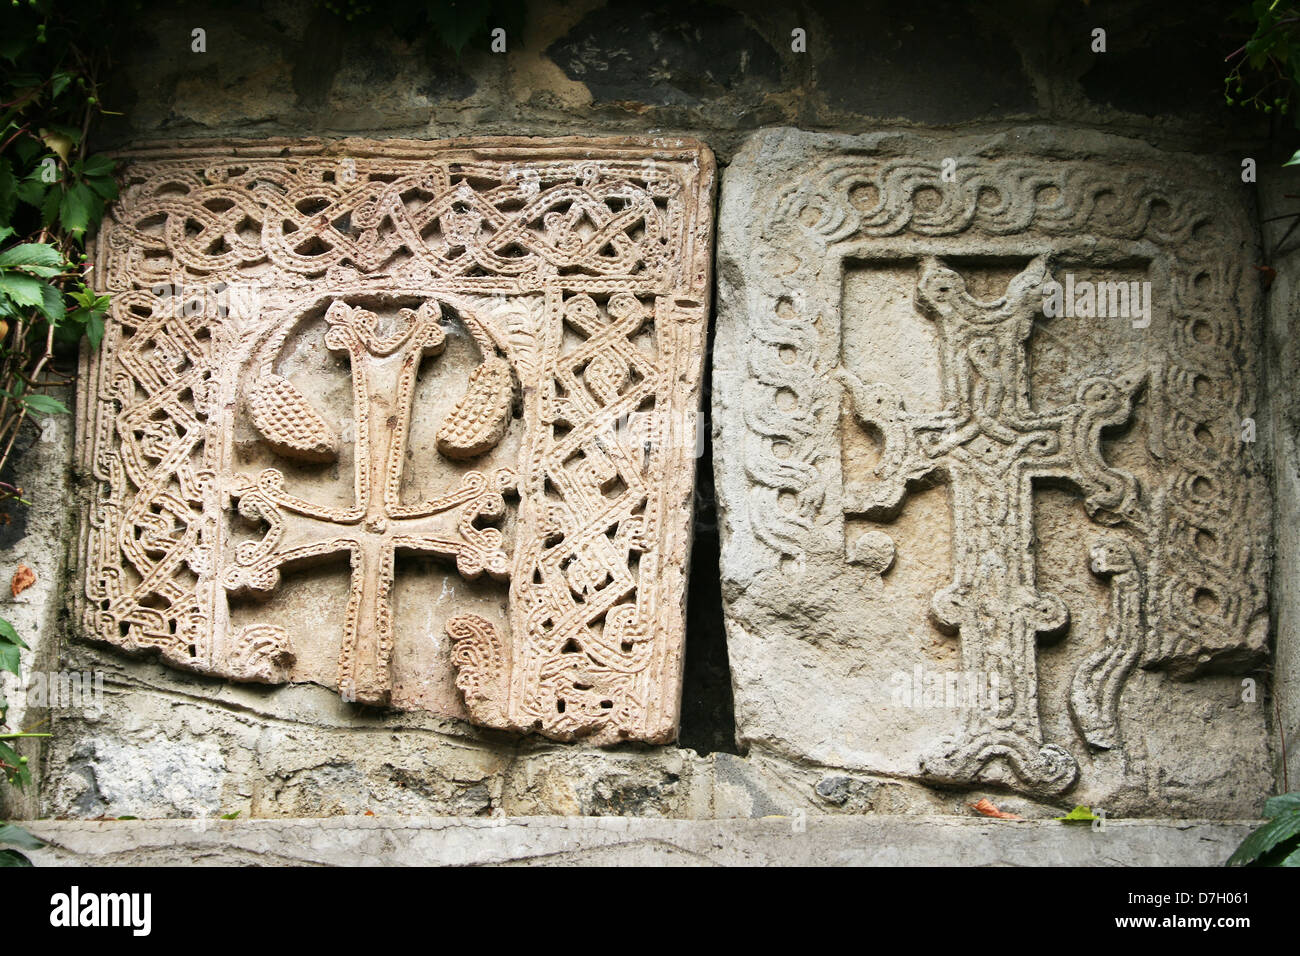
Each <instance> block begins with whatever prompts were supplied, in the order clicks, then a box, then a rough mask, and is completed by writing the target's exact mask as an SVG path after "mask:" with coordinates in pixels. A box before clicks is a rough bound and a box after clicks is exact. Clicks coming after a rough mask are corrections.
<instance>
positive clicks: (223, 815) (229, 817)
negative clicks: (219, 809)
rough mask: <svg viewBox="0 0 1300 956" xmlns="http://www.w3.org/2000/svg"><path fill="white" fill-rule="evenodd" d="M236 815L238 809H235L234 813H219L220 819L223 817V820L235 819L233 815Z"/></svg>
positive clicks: (237, 814)
mask: <svg viewBox="0 0 1300 956" xmlns="http://www.w3.org/2000/svg"><path fill="white" fill-rule="evenodd" d="M237 816H239V811H238V810H236V811H235V812H234V813H223V814H222V815H221V819H223V820H233V819H235V817H237Z"/></svg>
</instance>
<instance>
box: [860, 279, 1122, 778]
mask: <svg viewBox="0 0 1300 956" xmlns="http://www.w3.org/2000/svg"><path fill="white" fill-rule="evenodd" d="M1046 275H1047V268H1046V262H1045V260H1044V259H1042V258H1040V259H1036V260H1034V261H1033V262H1032V263H1031V264H1030V265H1029V266H1028V267H1027V268H1026V269H1025V270H1024V271H1023V272H1021V273H1020V274H1019V275H1018V276H1016V277H1015V278H1014V279H1013V280H1012V281H1011V283H1010V284H1009V286H1008V288H1007V293H1006V295H1005V296H1004V297H1003V298H1001V299H998V300H996V301H994V302H981V301H977V300H976V299H974V298H973V297H972V296H971V295H970V294H969V293H968V292H967V291H966V286H965V282H964V281H963V279H962V277H961V276H960V275H958V274H957V273H956V272H954V271H953V270H951V269H949V268H946V267H945V266H944V265H943V264H942V263H941V262H939V261H937V260H933V259H931V260H927V261H926V262H925V263H924V265H923V268H922V272H921V277H920V280H919V282H918V286H917V293H916V300H917V305H918V307H919V308H920V310H921V311H922V312H923V313H924V314H925V315H926V316H927V317H928V318H930V319H931V320H932V321H934V322H935V323H936V325H937V326H938V331H939V337H940V342H941V361H942V366H943V401H944V408H943V410H942V411H940V412H937V413H930V414H923V413H912V412H908V411H907V410H905V409H904V408H903V405H902V402H901V401H900V400H899V398H898V396H897V395H896V394H895V393H894V392H893V391H892V390H891V389H889V388H888V387H886V386H884V385H880V384H863V383H862V382H861V381H860V380H858V379H857V378H856V377H854V376H853V375H851V374H850V373H848V372H841V373H840V379H841V381H842V382H843V383H844V385H845V387H846V389H847V391H848V394H849V396H850V397H851V401H852V405H853V411H854V414H855V417H856V418H857V421H858V423H859V424H860V425H861V426H862V427H864V428H866V429H869V430H878V431H879V433H880V435H881V436H883V439H884V452H883V459H882V462H881V464H880V466H879V467H878V468H877V470H876V475H877V477H878V479H879V480H878V481H873V482H872V483H871V484H870V485H863V484H861V483H853V484H850V485H848V486H847V487H846V489H845V493H846V497H845V511H846V513H853V514H862V515H865V516H866V517H868V518H876V519H888V518H892V517H893V516H895V515H897V513H898V512H899V510H900V509H901V507H902V503H903V500H904V498H905V497H906V495H907V490H908V486H909V484H911V483H918V482H924V481H927V480H935V479H942V480H945V481H947V482H948V484H949V485H950V487H951V497H952V508H953V525H954V527H953V542H954V543H953V548H954V553H953V580H952V583H951V584H949V585H948V586H947V587H945V588H943V589H942V590H940V591H939V592H938V593H936V594H935V595H934V597H933V600H932V602H931V610H932V614H933V617H934V619H935V621H936V623H937V624H938V626H939V627H940V628H941V629H943V630H944V631H945V632H946V633H949V634H958V633H959V634H960V640H961V651H962V662H963V666H964V668H965V670H966V672H967V674H968V675H969V674H981V675H984V676H985V677H988V676H990V675H992V674H996V675H997V678H998V680H997V683H996V686H997V687H998V689H999V698H998V700H997V701H996V702H995V703H994V705H993V706H991V707H985V708H973V709H971V710H968V711H967V712H966V720H967V725H966V728H965V732H964V733H963V734H962V735H961V737H959V738H957V739H945V740H944V741H942V742H941V744H940V746H938V747H937V748H936V749H935V750H933V751H932V752H931V753H928V754H926V755H925V756H924V757H923V758H922V761H921V769H922V773H923V774H924V775H925V776H927V777H929V778H930V779H933V780H937V781H942V782H952V783H972V782H975V781H977V780H979V779H982V778H984V777H985V775H986V768H988V766H989V765H990V764H992V763H994V762H996V761H1005V762H1006V763H1007V764H1009V766H1010V768H1011V770H1012V771H1013V772H1014V773H1015V774H1016V776H1017V777H1019V778H1020V780H1021V781H1023V783H1024V785H1025V786H1027V787H1028V788H1029V789H1031V790H1036V791H1040V792H1045V793H1054V792H1059V791H1061V790H1064V789H1065V788H1067V787H1069V786H1070V785H1071V784H1072V783H1073V782H1074V779H1075V777H1076V775H1077V773H1078V764H1077V762H1076V761H1075V759H1074V757H1073V756H1071V755H1070V754H1069V753H1068V752H1067V751H1066V750H1065V749H1063V748H1062V747H1060V746H1058V745H1056V744H1051V743H1045V742H1044V740H1043V735H1042V730H1041V726H1040V721H1039V710H1038V674H1037V654H1036V649H1037V643H1038V641H1039V639H1040V636H1044V635H1050V634H1053V633H1058V632H1060V631H1061V630H1062V629H1063V628H1064V627H1065V625H1066V623H1067V622H1068V620H1069V612H1068V610H1067V608H1066V607H1065V604H1064V603H1063V602H1062V601H1061V600H1060V599H1059V598H1058V597H1056V596H1055V595H1051V594H1045V593H1043V592H1041V591H1039V590H1038V588H1037V586H1036V583H1035V560H1034V532H1033V486H1034V484H1035V482H1043V481H1055V482H1060V483H1066V484H1069V485H1070V486H1072V487H1075V488H1077V489H1079V490H1080V491H1081V492H1082V494H1083V495H1084V504H1085V507H1086V508H1087V511H1088V513H1089V515H1091V516H1092V517H1094V518H1096V519H1097V520H1101V521H1111V522H1113V521H1114V520H1115V519H1116V518H1117V517H1118V516H1120V515H1128V514H1131V513H1132V512H1133V510H1134V508H1135V507H1136V499H1137V494H1138V487H1137V481H1136V479H1135V478H1134V477H1133V476H1131V475H1129V474H1127V473H1125V472H1122V471H1118V470H1116V469H1114V468H1111V467H1109V466H1108V465H1107V464H1106V462H1105V460H1104V458H1103V455H1102V451H1101V433H1102V430H1103V429H1105V428H1107V427H1108V426H1114V425H1119V424H1122V423H1123V422H1125V421H1126V420H1127V419H1128V417H1129V414H1130V410H1131V406H1132V400H1133V395H1134V393H1135V391H1136V390H1137V387H1138V383H1137V382H1133V381H1118V382H1117V381H1112V380H1111V379H1108V378H1089V379H1087V380H1085V381H1083V382H1082V383H1081V384H1080V385H1079V387H1078V390H1077V393H1076V398H1075V401H1074V402H1072V403H1071V404H1069V405H1067V406H1065V407H1064V408H1060V409H1056V410H1048V411H1039V410H1035V409H1034V408H1033V407H1032V404H1031V402H1030V396H1029V367H1028V361H1027V358H1026V354H1025V347H1026V346H1025V343H1026V340H1027V339H1028V338H1029V335H1030V332H1031V331H1032V325H1033V321H1034V317H1035V315H1036V314H1038V313H1039V312H1040V311H1041V307H1042V291H1041V290H1042V283H1043V282H1044V280H1045V278H1046Z"/></svg>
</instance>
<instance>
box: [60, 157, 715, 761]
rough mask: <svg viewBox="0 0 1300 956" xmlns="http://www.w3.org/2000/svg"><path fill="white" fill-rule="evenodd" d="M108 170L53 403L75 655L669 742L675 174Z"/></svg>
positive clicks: (157, 165)
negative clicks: (97, 646)
mask: <svg viewBox="0 0 1300 956" xmlns="http://www.w3.org/2000/svg"><path fill="white" fill-rule="evenodd" d="M126 159H127V164H126V168H125V174H124V177H125V181H124V186H123V190H122V198H121V200H120V202H119V203H118V204H117V205H116V207H115V208H114V210H113V213H112V216H111V218H110V219H109V220H108V221H107V222H106V224H105V226H104V229H103V232H102V233H101V235H100V237H99V240H98V247H97V248H98V252H97V259H96V262H97V277H98V282H99V284H100V286H101V287H102V288H104V289H105V290H106V291H108V292H111V293H112V295H113V307H112V315H111V321H110V322H109V325H108V330H107V332H106V334H105V337H104V342H103V346H102V348H101V349H100V350H99V351H98V352H96V353H94V354H93V355H90V356H89V357H88V358H87V360H86V362H85V367H84V370H83V371H84V378H83V386H82V390H81V403H80V424H81V431H80V461H81V466H82V468H83V469H84V471H85V472H86V474H87V475H88V476H90V478H91V479H92V485H91V491H90V499H91V500H90V502H89V507H88V508H87V518H86V521H85V527H84V529H83V535H82V542H83V549H82V550H83V556H84V574H85V602H84V610H83V616H82V623H83V626H84V631H85V633H86V635H87V636H89V637H91V638H93V639H96V640H99V641H107V642H109V643H112V644H115V645H118V646H120V647H122V648H125V649H127V650H130V651H155V652H157V654H158V655H160V656H161V657H162V658H163V659H164V660H165V661H167V662H168V663H169V664H172V665H174V666H177V667H181V668H185V669H188V670H194V671H198V672H201V673H205V674H213V675H218V676H222V677H227V678H230V679H233V680H240V681H258V682H264V683H269V684H276V683H283V682H289V681H314V682H317V683H320V684H324V685H326V686H331V687H336V688H338V689H339V691H340V692H341V693H342V695H343V696H344V698H345V699H348V700H352V701H357V702H360V703H365V704H373V705H391V706H393V707H398V708H406V709H425V710H429V711H432V712H435V713H438V714H444V715H449V716H461V717H465V716H467V717H468V718H469V719H470V720H472V721H474V722H476V723H479V724H482V725H485V726H490V727H499V728H505V729H510V730H516V731H537V732H540V733H542V734H545V735H547V736H550V737H553V738H557V739H563V740H568V739H574V738H578V737H586V738H588V739H592V740H595V741H597V742H600V743H612V742H616V741H619V740H627V739H632V740H644V741H651V742H665V741H669V740H672V739H673V738H674V737H675V734H676V724H677V713H678V706H679V697H680V673H681V657H682V639H683V626H684V610H683V601H684V597H685V576H684V570H685V565H686V558H687V555H688V553H689V536H690V520H691V500H692V487H693V481H694V469H695V456H696V445H697V441H696V426H697V421H696V419H697V413H698V408H699V401H700V377H701V372H702V362H703V355H704V336H705V329H706V323H707V303H708V297H709V287H710V238H711V235H712V232H711V230H712V222H711V218H712V214H711V210H712V195H713V188H714V167H713V159H712V155H711V154H710V153H709V151H708V150H707V148H705V147H703V146H701V145H699V144H697V143H694V142H688V141H680V140H653V141H652V140H643V141H638V140H585V139H560V140H527V139H517V140H508V139H505V140H470V141H458V142H447V143H417V142H390V143H374V142H364V141H353V140H346V141H342V142H338V143H333V144H329V145H325V144H321V143H317V142H305V143H304V142H259V143H218V144H211V145H202V146H194V147H186V148H183V149H170V150H155V151H149V150H144V151H140V152H137V153H133V154H129V155H128V156H127V157H126Z"/></svg>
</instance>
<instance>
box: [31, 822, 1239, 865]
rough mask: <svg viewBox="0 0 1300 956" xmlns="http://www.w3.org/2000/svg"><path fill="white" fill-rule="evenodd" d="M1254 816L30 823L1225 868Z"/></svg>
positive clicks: (99, 833) (360, 844)
mask: <svg viewBox="0 0 1300 956" xmlns="http://www.w3.org/2000/svg"><path fill="white" fill-rule="evenodd" d="M1252 825H1253V824H1251V823H1248V822H1233V823H1208V822H1204V821H1168V822H1155V821H1132V822H1124V823H1108V824H1106V826H1105V827H1103V828H1102V829H1100V830H1093V829H1090V828H1088V827H1071V826H1065V825H1062V824H1060V823H1055V822H1047V823H1029V822H1025V823H999V824H995V823H988V822H981V821H974V820H967V821H961V820H953V819H952V818H935V817H928V818H927V817H921V818H917V817H909V818H898V817H894V818H890V817H874V818H864V817H858V818H844V817H838V818H831V817H817V816H806V817H786V818H782V819H766V820H721V821H707V820H650V819H637V818H627V817H604V818H590V819H580V818H579V819H573V818H555V817H533V818H529V819H524V820H521V819H518V818H509V817H501V818H495V819H486V820H484V819H464V818H461V819H456V818H449V817H442V818H438V817H408V818H404V819H401V820H392V819H384V818H376V817H336V818H333V819H329V820H253V821H243V820H235V821H223V820H202V819H200V820H173V821H165V822H163V821H134V822H132V821H117V822H108V823H90V822H78V821H63V822H60V821H49V820H40V821H35V822H32V823H24V824H23V826H24V827H26V828H27V829H29V830H30V831H31V832H32V833H34V834H36V835H37V836H39V837H40V838H41V839H43V840H45V841H47V844H48V845H47V846H46V847H45V849H42V850H34V851H32V852H31V853H30V854H29V855H30V856H31V858H32V861H33V862H35V863H36V864H37V865H38V866H94V865H107V866H177V865H185V864H194V863H198V864H203V865H211V866H221V865H225V866H234V865H240V866H247V865H251V866H258V865H261V866H271V865H277V864H300V865H301V864H314V865H332V866H376V865H389V866H393V865H398V866H401V865H405V866H429V865H443V866H471V865H480V866H482V865H499V866H538V865H540V866H581V865H585V866H596V865H605V866H609V865H621V866H665V865H668V866H718V865H722V866H812V865H820V866H851V865H875V866H1157V865H1161V864H1168V863H1169V862H1171V861H1176V862H1177V863H1178V864H1179V865H1181V866H1219V865H1222V864H1223V862H1224V860H1226V859H1227V858H1228V856H1229V855H1230V854H1231V853H1232V851H1233V850H1234V849H1235V848H1236V846H1237V844H1239V843H1240V842H1241V840H1242V839H1243V838H1244V837H1245V835H1246V834H1247V833H1249V832H1250V830H1251V827H1252Z"/></svg>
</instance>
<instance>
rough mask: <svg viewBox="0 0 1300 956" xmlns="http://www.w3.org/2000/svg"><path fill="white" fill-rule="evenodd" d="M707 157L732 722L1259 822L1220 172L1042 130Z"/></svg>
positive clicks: (1228, 256)
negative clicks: (714, 191)
mask: <svg viewBox="0 0 1300 956" xmlns="http://www.w3.org/2000/svg"><path fill="white" fill-rule="evenodd" d="M727 176H728V178H727V180H726V182H725V184H724V190H723V204H722V210H723V211H722V215H721V220H720V222H721V225H720V247H719V275H720V281H721V287H720V290H719V292H720V296H719V301H720V303H721V305H720V310H721V315H720V317H719V330H718V336H717V342H716V345H715V369H714V389H715V391H714V411H715V431H716V448H717V450H718V455H717V473H718V487H719V496H720V502H719V504H720V509H721V514H722V542H723V554H722V565H723V594H724V599H725V600H726V603H727V632H728V646H729V651H730V660H731V665H732V668H733V671H734V681H735V694H736V704H737V725H738V732H739V735H740V738H741V741H742V743H744V744H748V745H751V746H756V747H758V748H761V749H765V750H768V751H771V752H773V753H776V754H778V755H781V756H783V757H785V758H793V759H795V760H798V761H800V762H811V763H813V764H819V765H824V766H829V767H842V768H852V769H856V770H862V771H869V772H877V773H881V774H887V775H890V776H894V777H905V778H910V779H913V780H916V781H922V782H925V783H931V784H937V785H942V786H947V787H951V786H960V787H980V786H986V785H988V786H993V787H1002V788H1010V789H1013V790H1017V791H1020V792H1022V793H1025V794H1028V795H1031V796H1034V797H1039V798H1043V799H1046V800H1056V801H1065V800H1067V799H1079V800H1080V802H1086V801H1087V800H1093V801H1095V802H1096V803H1097V804H1099V805H1101V806H1103V807H1106V808H1110V809H1111V810H1112V811H1124V812H1133V811H1137V810H1149V809H1159V808H1164V809H1169V808H1173V807H1181V808H1182V809H1184V810H1196V809H1199V810H1203V811H1205V812H1214V813H1222V812H1228V811H1230V810H1231V809H1233V808H1241V809H1242V810H1244V811H1245V812H1253V811H1252V810H1251V809H1250V808H1252V807H1254V806H1256V803H1255V802H1253V801H1255V800H1256V799H1257V797H1258V796H1259V795H1261V794H1263V793H1266V792H1267V790H1268V786H1269V784H1268V767H1269V755H1268V747H1267V736H1266V733H1265V724H1264V716H1263V711H1264V702H1263V700H1262V699H1259V700H1257V699H1256V695H1255V693H1254V691H1253V685H1252V682H1251V681H1243V679H1242V676H1243V675H1250V674H1252V673H1255V671H1257V670H1258V669H1259V668H1260V667H1261V666H1262V665H1264V664H1265V662H1266V660H1267V648H1268V613H1267V606H1266V594H1267V576H1268V560H1269V548H1268V514H1269V500H1268V488H1267V486H1266V484H1265V482H1264V481H1263V480H1262V477H1261V469H1260V467H1259V464H1258V462H1259V461H1260V460H1261V459H1260V457H1259V453H1258V452H1257V451H1256V448H1257V446H1256V445H1255V444H1254V441H1255V437H1256V436H1255V428H1254V418H1255V416H1256V414H1257V411H1256V406H1255V401H1256V395H1257V393H1258V382H1257V374H1256V367H1255V358H1254V356H1255V354H1256V352H1255V349H1256V345H1257V339H1256V336H1257V325H1256V311H1257V288H1258V279H1257V278H1256V274H1255V270H1253V269H1252V268H1251V264H1252V262H1253V261H1254V260H1253V259H1252V258H1251V256H1252V254H1253V253H1252V245H1253V243H1252V238H1251V236H1252V233H1251V230H1250V224H1249V222H1248V221H1247V220H1246V219H1245V217H1244V216H1243V215H1242V214H1241V212H1240V208H1241V203H1240V197H1238V196H1236V194H1235V193H1233V192H1232V189H1233V185H1234V183H1237V180H1236V179H1235V177H1234V176H1233V174H1232V172H1231V170H1228V171H1226V172H1225V171H1223V170H1218V169H1215V168H1212V167H1208V166H1201V165H1198V164H1197V163H1194V162H1190V161H1188V162H1183V161H1182V159H1181V158H1180V159H1179V161H1178V162H1173V161H1170V160H1168V159H1162V157H1160V155H1159V154H1157V153H1155V152H1154V151H1153V150H1147V149H1138V148H1136V147H1133V146H1132V145H1131V144H1130V145H1122V144H1118V143H1117V142H1116V141H1111V140H1106V139H1103V138H1101V137H1094V136H1082V135H1080V136H1077V137H1075V138H1073V139H1068V140H1067V139H1063V138H1062V134H1059V133H1057V134H1052V133H1050V132H1048V131H1043V130H1026V131H1021V132H1018V133H1017V134H1016V135H1015V137H1012V136H1010V135H1006V136H1001V137H990V138H964V139H963V138H920V137H913V136H904V135H899V134H881V135H871V136H862V137H828V136H819V135H813V134H804V133H800V132H797V131H792V130H771V131H766V132H764V133H761V134H758V135H756V136H755V137H754V138H752V139H751V140H750V142H749V143H748V145H747V146H746V147H745V149H744V150H742V152H741V154H740V155H739V156H738V157H737V159H736V161H735V162H734V163H733V164H732V165H731V166H730V167H729V169H728V174H727ZM1237 184H1238V185H1239V183H1237ZM1144 297H1145V298H1144ZM1222 675H1233V676H1222ZM1256 676H1258V675H1256ZM1067 793H1068V794H1070V796H1069V797H1068V798H1067V797H1066V796H1065V795H1066V794H1067Z"/></svg>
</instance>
